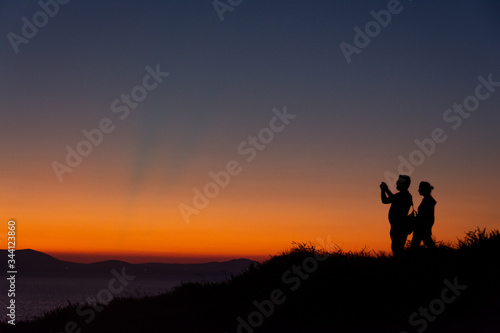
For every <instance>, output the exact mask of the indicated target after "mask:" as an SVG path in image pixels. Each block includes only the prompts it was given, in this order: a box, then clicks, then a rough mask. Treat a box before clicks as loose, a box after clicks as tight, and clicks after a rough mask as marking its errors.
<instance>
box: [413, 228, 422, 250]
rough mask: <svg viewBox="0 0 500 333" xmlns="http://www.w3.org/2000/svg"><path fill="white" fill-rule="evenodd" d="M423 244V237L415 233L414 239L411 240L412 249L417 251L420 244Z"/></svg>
mask: <svg viewBox="0 0 500 333" xmlns="http://www.w3.org/2000/svg"><path fill="white" fill-rule="evenodd" d="M421 242H422V236H421V235H420V233H419V232H418V231H414V232H413V237H412V239H411V249H412V250H415V249H418V248H419V247H420V243H421Z"/></svg>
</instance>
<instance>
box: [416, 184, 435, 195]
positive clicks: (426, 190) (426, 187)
mask: <svg viewBox="0 0 500 333" xmlns="http://www.w3.org/2000/svg"><path fill="white" fill-rule="evenodd" d="M433 189H434V187H433V186H432V185H431V184H429V183H428V182H420V185H419V186H418V193H419V194H420V195H430V194H431V192H432V190H433Z"/></svg>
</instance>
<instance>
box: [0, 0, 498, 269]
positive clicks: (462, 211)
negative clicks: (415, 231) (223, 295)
mask: <svg viewBox="0 0 500 333" xmlns="http://www.w3.org/2000/svg"><path fill="white" fill-rule="evenodd" d="M223 2H225V1H223ZM387 4H388V1H319V0H318V1H298V0H297V1H284V0H283V1H264V0H261V1H243V2H242V3H241V4H240V5H238V6H237V7H235V8H234V9H233V11H227V12H225V13H224V20H223V21H221V20H220V19H219V16H218V15H217V12H216V10H215V9H214V7H213V5H212V1H208V0H207V1H159V0H158V1H153V0H151V1H98V0H90V1H82V0H80V1H78V0H73V1H70V2H69V3H68V4H65V5H61V6H60V8H59V12H58V13H57V14H56V15H54V17H52V18H50V19H49V20H48V23H47V24H46V25H45V26H43V27H41V28H39V31H38V33H37V34H36V36H34V37H33V38H31V39H29V41H28V43H27V44H21V45H19V52H18V53H17V54H16V53H15V52H14V49H13V47H12V45H11V42H10V41H9V38H8V34H9V33H10V32H13V33H15V34H18V35H21V34H22V33H21V29H22V26H23V24H24V23H23V21H22V20H21V19H22V18H23V17H26V18H28V20H29V21H31V22H32V21H33V15H34V14H35V13H37V12H38V11H40V10H41V8H40V6H39V5H38V4H37V2H36V1H20V0H6V1H2V2H1V4H0V17H1V20H0V32H1V35H2V36H4V37H3V38H2V45H1V53H0V64H1V66H0V71H1V72H0V78H1V81H0V82H1V87H0V88H1V89H0V94H1V99H0V101H1V108H2V111H1V113H0V115H1V119H0V126H1V131H0V136H1V144H0V149H1V156H2V157H3V158H2V163H1V165H0V177H1V178H0V181H1V191H0V206H1V209H0V211H1V219H0V220H2V221H4V222H3V223H5V228H4V229H5V232H4V231H2V232H1V233H0V247H1V248H5V247H6V246H5V244H6V230H7V221H8V220H9V219H15V220H16V221H17V224H18V238H17V247H18V248H19V249H20V248H32V249H36V250H39V251H44V252H47V253H50V254H53V255H56V256H58V257H60V258H64V259H73V260H79V261H82V262H88V261H95V260H98V259H99V260H100V259H109V258H111V257H112V258H116V259H124V260H129V261H133V262H140V261H152V260H155V261H167V262H168V261H184V262H192V261H207V260H212V259H229V258H234V257H248V258H253V259H262V258H266V257H267V256H268V255H269V254H275V253H276V252H278V251H280V250H283V249H285V248H288V247H289V246H291V243H292V242H293V241H296V242H309V241H311V242H313V243H316V244H317V239H318V238H321V239H323V240H326V239H327V237H330V239H331V241H332V242H334V243H336V244H338V245H339V246H340V247H341V248H343V249H344V250H360V249H362V248H363V247H365V246H366V247H367V248H368V249H370V250H371V249H373V250H383V251H388V250H389V248H390V239H389V223H388V220H387V212H388V208H389V206H386V205H382V204H381V202H380V190H379V187H378V186H379V184H380V182H381V181H385V179H384V173H385V172H387V171H389V172H392V173H397V168H398V165H399V163H400V162H399V159H398V157H399V156H400V155H401V156H403V157H404V158H409V155H410V154H411V153H412V152H413V151H414V150H415V149H417V146H416V145H415V143H414V140H415V139H418V140H423V139H427V138H430V137H431V133H432V131H433V130H434V129H435V128H442V129H443V131H444V132H445V134H446V135H447V140H446V141H445V142H444V143H440V144H437V145H436V150H435V152H434V153H433V154H431V155H430V156H426V158H425V161H424V163H423V164H422V165H420V166H417V167H416V168H415V170H414V171H413V172H411V177H412V182H413V183H412V186H411V187H410V192H411V193H412V194H413V197H414V202H415V204H416V206H418V204H419V203H420V200H421V197H420V196H419V195H418V193H417V191H416V190H417V188H418V182H420V181H422V180H425V181H429V182H430V183H431V184H432V185H433V186H434V187H435V190H434V193H433V195H434V198H435V199H436V200H437V202H438V204H437V206H436V224H435V227H434V236H435V237H436V239H437V240H444V241H447V242H454V241H455V240H456V238H457V237H462V236H463V234H464V232H465V231H468V230H472V229H475V228H476V226H481V227H487V228H489V229H492V228H498V225H499V221H500V211H499V210H498V208H497V207H496V206H497V204H498V202H499V201H500V200H499V199H500V194H499V192H498V188H499V185H500V178H499V177H498V170H499V165H500V155H499V152H500V131H499V130H498V126H499V125H500V122H499V120H500V112H499V111H500V110H499V107H500V87H499V88H497V90H496V91H495V92H492V93H491V94H490V96H489V98H487V99H485V100H484V101H481V102H480V105H479V107H478V108H477V110H476V111H474V112H473V113H471V115H470V117H469V118H467V119H463V122H462V123H461V126H460V127H459V128H457V129H456V130H454V129H453V128H452V126H451V125H453V123H450V122H446V121H445V120H444V119H443V114H444V113H445V112H446V110H447V109H449V108H452V107H453V105H454V104H455V103H457V104H461V103H463V101H464V99H465V98H466V97H468V96H469V95H474V93H475V89H476V87H477V86H478V84H479V81H478V77H479V76H483V77H485V78H487V77H488V75H490V74H491V75H492V78H493V80H494V81H497V82H498V81H500V62H499V61H498V59H500V43H499V42H500V19H499V17H500V3H499V2H498V1H493V0H491V1H452V0H448V1H409V0H402V1H401V4H400V8H402V10H401V12H400V13H399V14H394V15H392V18H391V22H390V23H389V24H388V25H387V26H386V27H383V28H381V31H380V33H379V34H378V35H376V36H374V37H373V38H372V39H371V41H370V44H369V45H368V46H366V47H365V48H363V49H361V51H360V53H359V54H353V55H352V61H351V63H350V64H349V63H347V61H346V59H345V57H344V55H343V53H342V51H341V48H340V47H339V44H340V43H342V42H346V43H349V44H354V42H353V39H354V37H355V31H354V30H353V28H354V27H356V26H357V27H360V28H361V29H362V30H364V27H365V24H366V23H368V22H370V21H372V20H373V17H372V16H371V15H370V11H372V10H374V11H376V12H378V11H380V10H383V9H386V8H387ZM157 64H159V66H160V68H161V70H162V71H164V72H169V73H170V75H169V76H168V77H166V78H165V79H164V81H163V82H162V83H161V84H159V85H158V87H157V88H156V89H154V90H152V91H149V92H148V96H147V97H146V99H145V100H144V101H142V102H140V103H139V106H138V107H137V108H135V109H133V110H131V112H130V115H129V116H128V117H127V118H126V119H124V120H120V119H119V117H118V116H119V114H117V113H113V112H112V110H111V103H112V102H113V101H114V100H115V99H117V98H120V96H121V95H122V94H130V92H131V90H132V88H134V87H135V86H137V85H141V84H142V80H143V77H144V76H145V75H146V74H147V71H146V70H145V68H146V67H147V66H151V67H152V68H154V67H155V66H156V65H157ZM483 91H486V90H484V89H483ZM285 106H286V108H287V110H288V112H289V113H291V114H295V115H297V116H296V118H294V119H293V120H291V122H290V124H289V125H288V126H286V128H285V129H284V130H283V131H282V132H280V133H276V134H275V137H274V140H273V141H272V142H270V143H269V144H268V145H267V146H266V148H265V149H264V150H263V151H260V152H258V154H257V157H256V158H255V159H254V160H253V161H251V162H247V161H246V160H245V158H246V157H247V156H245V155H241V154H239V153H238V151H237V147H238V145H239V144H240V143H241V142H243V141H245V140H246V139H247V137H248V136H249V135H256V134H257V133H258V132H259V131H260V130H261V129H262V128H265V127H267V126H268V125H269V121H270V119H271V118H272V117H273V116H274V114H273V112H272V110H273V108H276V109H278V110H282V109H283V107H285ZM103 118H109V119H111V120H112V122H113V125H115V130H114V131H113V132H112V133H109V134H105V135H104V138H103V141H102V143H101V144H100V145H99V146H97V147H94V148H93V151H92V153H91V154H89V155H88V156H86V157H84V158H83V162H82V163H81V164H80V165H79V166H77V167H76V168H74V171H73V172H72V173H67V174H64V175H63V181H62V182H59V181H58V179H57V177H56V175H55V173H54V170H53V167H52V165H51V164H52V163H53V162H54V161H58V162H61V163H64V159H65V156H66V150H65V147H66V146H67V145H69V146H70V147H73V148H75V147H76V145H77V144H78V142H79V141H81V140H83V139H85V137H84V136H83V134H82V130H84V129H86V130H91V129H94V128H97V127H98V125H99V122H100V121H101V119H103ZM231 160H236V161H238V162H239V163H240V165H241V167H242V172H241V173H240V174H239V175H237V176H234V177H232V178H231V181H230V184H229V185H228V186H227V187H226V188H224V189H222V190H221V191H220V193H219V195H218V196H217V197H215V198H213V199H210V204H209V205H208V207H207V208H205V209H203V210H201V211H200V213H199V215H196V216H192V218H191V222H190V223H189V224H188V223H186V222H185V221H184V219H183V217H182V215H181V213H180V212H179V205H180V204H181V203H184V204H186V205H192V202H191V201H192V198H193V195H194V192H193V189H194V188H199V189H203V186H204V185H205V184H206V183H207V182H209V181H210V180H211V179H210V177H209V172H211V171H214V172H216V171H219V170H222V169H224V168H225V166H226V164H227V163H228V161H231ZM389 185H390V187H391V189H394V183H391V184H389Z"/></svg>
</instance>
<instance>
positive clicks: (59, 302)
mask: <svg viewBox="0 0 500 333" xmlns="http://www.w3.org/2000/svg"><path fill="white" fill-rule="evenodd" d="M110 278H111V277H110ZM110 278H79V277H74V278H48V277H36V278H35V277H22V276H20V275H18V276H17V278H16V286H15V297H12V298H10V297H8V295H7V291H8V290H9V288H8V284H7V283H6V282H5V280H4V281H3V282H2V283H0V285H1V288H2V289H1V290H2V293H1V297H0V305H1V309H2V311H1V314H0V315H1V316H0V320H1V321H3V322H6V321H7V320H10V318H8V317H7V313H8V311H9V310H8V309H7V307H8V306H9V302H10V300H11V299H14V300H15V316H16V322H18V321H21V320H29V319H34V318H37V317H41V316H43V315H44V314H45V313H46V312H49V311H51V310H54V309H56V308H59V307H64V306H67V305H69V304H73V305H74V304H77V303H85V302H88V301H89V300H88V299H89V298H91V299H96V298H97V295H98V294H99V292H100V291H101V290H103V289H104V290H106V289H108V288H109V282H110ZM201 280H202V279H201V278H197V277H193V278H190V279H186V280H184V281H179V280H168V279H158V278H136V279H134V280H131V281H127V283H128V285H127V286H124V288H123V290H122V291H120V292H117V293H116V294H113V297H142V296H152V295H159V294H161V293H165V292H167V291H169V290H171V289H172V288H173V287H175V286H179V285H180V284H181V283H183V282H200V281H201ZM120 286H121V285H120V284H116V285H115V286H114V288H116V289H115V290H118V289H119V287H120ZM105 294H107V295H110V294H111V293H107V292H103V293H101V295H105ZM101 297H103V296H101ZM105 303H107V302H105Z"/></svg>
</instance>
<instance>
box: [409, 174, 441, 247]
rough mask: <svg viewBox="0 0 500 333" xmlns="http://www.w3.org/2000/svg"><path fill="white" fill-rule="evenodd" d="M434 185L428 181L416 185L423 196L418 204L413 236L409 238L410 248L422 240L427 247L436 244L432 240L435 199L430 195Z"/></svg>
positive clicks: (416, 245)
mask: <svg viewBox="0 0 500 333" xmlns="http://www.w3.org/2000/svg"><path fill="white" fill-rule="evenodd" d="M433 189H434V187H432V186H431V184H429V183H428V182H421V183H420V185H419V187H418V193H419V194H420V195H421V196H423V197H424V198H423V199H422V203H421V204H420V206H418V214H417V220H416V223H415V230H414V231H413V238H412V240H411V248H412V249H416V248H418V247H419V246H420V243H421V242H422V241H423V242H424V244H425V246H427V248H434V247H435V246H436V245H435V244H434V241H433V240H432V237H431V236H432V226H433V225H434V206H436V200H434V198H433V197H432V196H431V192H432V190H433Z"/></svg>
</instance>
